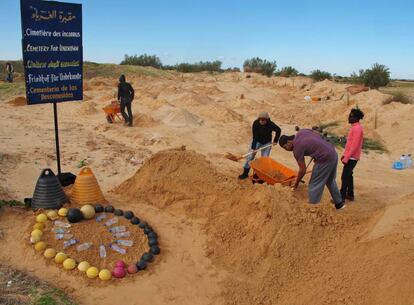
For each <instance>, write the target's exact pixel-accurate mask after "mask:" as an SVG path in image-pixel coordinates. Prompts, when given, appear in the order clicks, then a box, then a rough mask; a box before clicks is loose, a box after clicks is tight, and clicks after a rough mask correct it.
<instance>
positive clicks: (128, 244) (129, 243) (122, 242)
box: [116, 239, 134, 247]
mask: <svg viewBox="0 0 414 305" xmlns="http://www.w3.org/2000/svg"><path fill="white" fill-rule="evenodd" d="M116 243H117V244H118V245H120V246H125V247H131V246H132V245H133V244H134V242H133V241H132V240H124V239H118V240H117V241H116Z"/></svg>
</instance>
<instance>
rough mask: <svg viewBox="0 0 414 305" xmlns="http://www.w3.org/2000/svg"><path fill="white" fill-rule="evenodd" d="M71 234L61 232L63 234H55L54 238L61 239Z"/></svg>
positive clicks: (69, 237)
mask: <svg viewBox="0 0 414 305" xmlns="http://www.w3.org/2000/svg"><path fill="white" fill-rule="evenodd" d="M72 237H73V234H69V233H63V234H55V239H57V240H62V239H71V238H72Z"/></svg>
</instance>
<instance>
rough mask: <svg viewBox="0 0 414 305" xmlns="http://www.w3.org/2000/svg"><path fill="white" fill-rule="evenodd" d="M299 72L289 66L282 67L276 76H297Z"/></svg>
mask: <svg viewBox="0 0 414 305" xmlns="http://www.w3.org/2000/svg"><path fill="white" fill-rule="evenodd" d="M298 74H299V72H298V70H296V69H295V68H293V67H291V66H287V67H283V68H282V69H280V71H278V72H277V75H279V76H282V77H290V76H298Z"/></svg>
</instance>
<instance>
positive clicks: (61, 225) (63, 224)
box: [55, 220, 71, 228]
mask: <svg viewBox="0 0 414 305" xmlns="http://www.w3.org/2000/svg"><path fill="white" fill-rule="evenodd" d="M55 227H59V228H70V227H71V225H70V223H67V222H63V221H60V220H56V221H55Z"/></svg>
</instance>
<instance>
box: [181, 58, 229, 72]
mask: <svg viewBox="0 0 414 305" xmlns="http://www.w3.org/2000/svg"><path fill="white" fill-rule="evenodd" d="M221 64H222V62H221V61H219V60H215V61H200V62H198V63H194V64H190V63H181V64H177V65H176V66H175V69H176V70H177V71H179V72H183V73H193V72H203V71H207V72H223V70H222V69H221Z"/></svg>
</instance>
